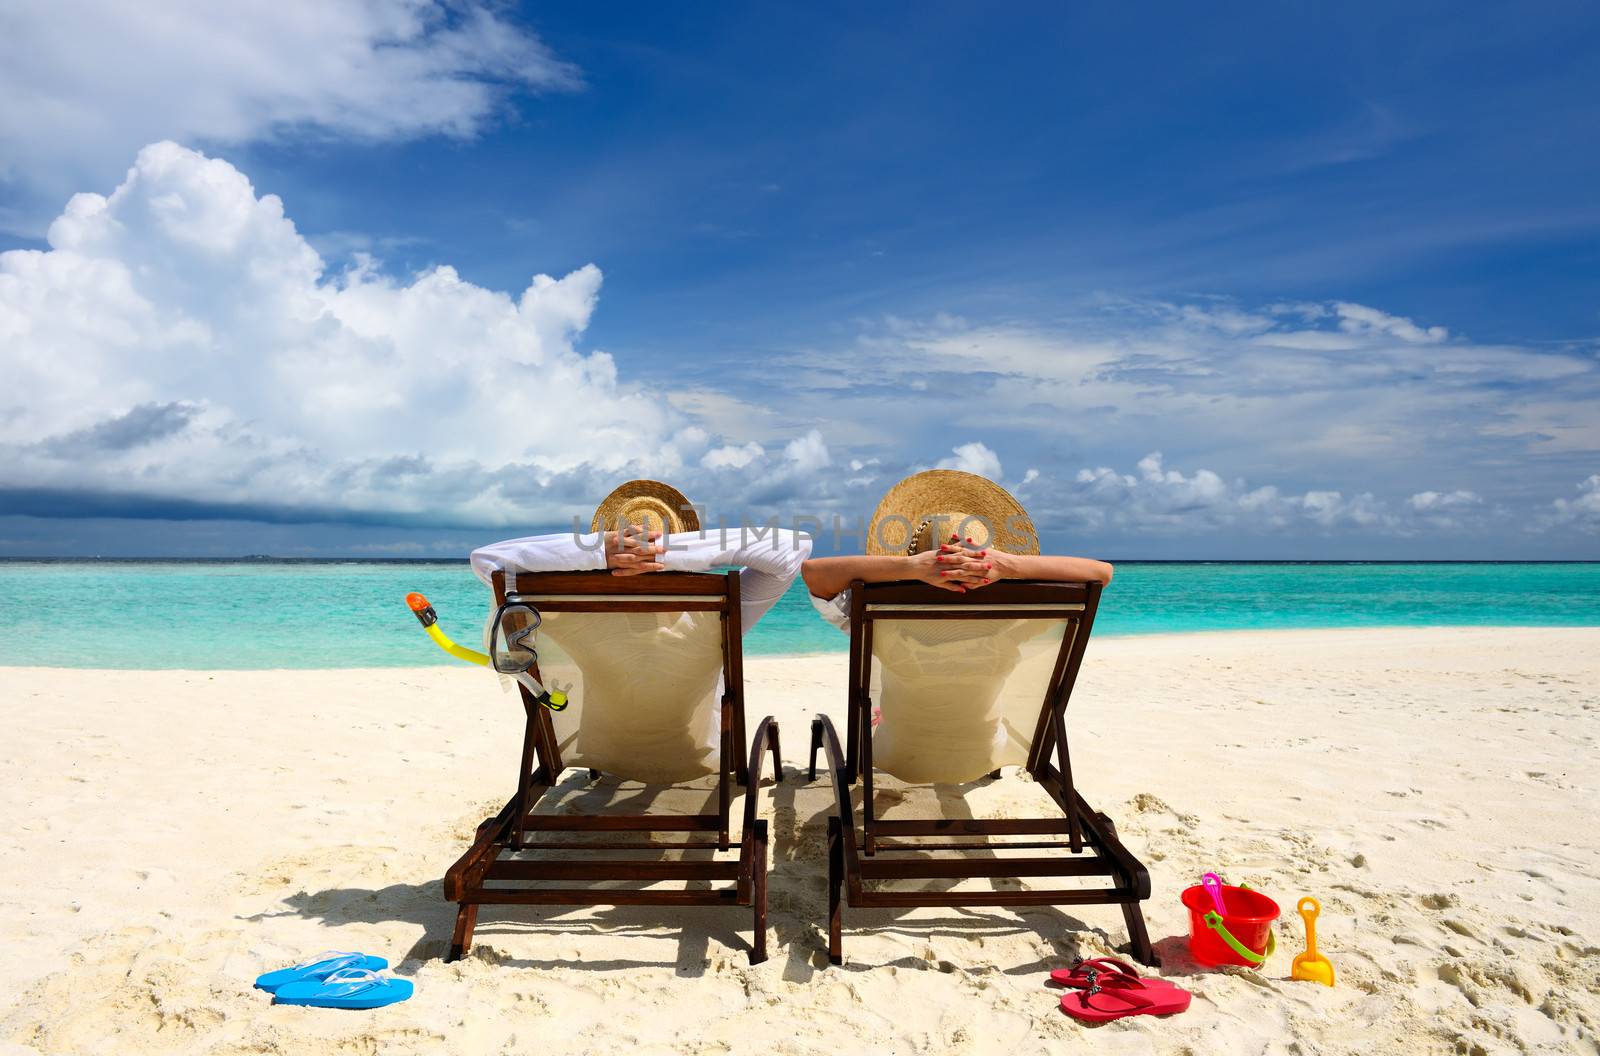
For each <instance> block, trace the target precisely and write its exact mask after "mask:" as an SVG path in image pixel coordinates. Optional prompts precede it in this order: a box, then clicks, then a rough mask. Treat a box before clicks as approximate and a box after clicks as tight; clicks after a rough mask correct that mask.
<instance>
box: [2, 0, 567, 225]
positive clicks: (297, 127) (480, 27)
mask: <svg viewBox="0 0 1600 1056" xmlns="http://www.w3.org/2000/svg"><path fill="white" fill-rule="evenodd" d="M580 84H581V77H580V74H579V72H578V70H577V69H576V67H574V66H572V65H571V64H570V63H567V62H564V61H562V60H561V59H559V58H558V57H557V56H555V55H554V54H553V53H552V52H551V50H550V49H549V48H548V47H547V46H545V45H544V44H543V43H542V42H541V41H540V40H539V39H538V38H537V37H536V36H535V35H533V34H532V33H530V32H529V31H528V30H526V29H524V28H521V27H519V26H517V25H515V24H513V23H512V22H510V21H508V20H507V19H506V18H505V17H503V15H502V14H500V13H499V11H498V9H497V7H496V5H491V4H485V3H481V2H479V0H448V2H447V0H360V2H354V3H335V4H329V3H319V2H317V0H277V2H274V3H271V4H177V5H173V4H167V5H163V6H162V7H161V9H160V12H159V17H157V16H154V15H153V13H152V9H151V8H150V7H149V6H148V5H141V4H127V3H118V2H115V0H67V2H58V3H49V4H17V5H8V8H7V10H6V11H5V12H4V14H0V180H3V181H5V182H9V183H11V184H13V185H14V186H16V185H23V186H25V187H27V188H30V189H32V190H36V191H41V192H49V193H50V195H51V196H52V197H53V196H54V195H55V193H57V192H60V191H64V190H66V189H70V188H73V187H78V186H83V185H84V182H85V181H87V182H89V183H90V184H91V185H93V184H99V183H102V181H105V180H107V179H109V178H110V177H112V176H114V174H115V173H116V171H117V170H118V169H119V168H120V167H121V166H122V165H124V164H126V161H127V158H128V157H130V156H131V155H132V154H133V152H134V151H135V150H137V149H138V148H139V147H140V146H141V145H143V144H146V143H149V142H152V141H155V140H160V139H164V138H170V139H179V140H186V141H195V140H198V141H202V142H206V143H211V144H218V145H226V144H236V143H244V142H249V141H253V140H259V139H264V138H271V137H274V136H277V135H279V134H281V133H284V132H288V131H297V132H305V131H310V132H312V133H322V134H337V135H339V136H343V137H356V138H363V139H372V140H379V139H396V138H407V137H412V136H418V135H425V134H434V133H437V134H443V135H448V136H455V137H461V136H468V135H471V134H472V133H473V132H475V131H476V130H477V129H478V128H480V127H481V126H482V125H483V124H484V122H485V121H487V120H490V119H491V118H492V117H493V116H494V114H495V112H496V109H497V107H499V105H500V102H501V100H502V99H503V98H504V96H505V95H506V93H507V92H508V91H510V90H512V89H522V90H565V89H572V88H576V87H578V86H579V85H580ZM196 86H203V90H202V89H197V87H196ZM21 158H26V159H27V166H26V169H23V168H22V167H21V165H20V164H18V159H21ZM55 200H57V201H59V198H56V199H55ZM13 219H20V218H13Z"/></svg>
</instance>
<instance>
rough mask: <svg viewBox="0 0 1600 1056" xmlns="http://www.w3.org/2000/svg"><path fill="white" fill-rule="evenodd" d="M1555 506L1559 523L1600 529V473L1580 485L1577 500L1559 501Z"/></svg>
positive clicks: (1556, 518) (1556, 519)
mask: <svg viewBox="0 0 1600 1056" xmlns="http://www.w3.org/2000/svg"><path fill="white" fill-rule="evenodd" d="M1554 506H1555V518H1554V519H1555V521H1556V522H1557V523H1562V524H1570V523H1576V524H1578V525H1580V526H1582V527H1585V528H1597V529H1600V473H1596V474H1594V475H1593V476H1591V477H1589V478H1588V479H1586V480H1584V481H1583V483H1581V484H1579V485H1578V497H1577V498H1575V499H1557V500H1555V503H1554Z"/></svg>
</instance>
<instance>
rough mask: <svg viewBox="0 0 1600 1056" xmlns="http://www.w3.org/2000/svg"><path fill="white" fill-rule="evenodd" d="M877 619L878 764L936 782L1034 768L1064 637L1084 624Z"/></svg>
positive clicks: (917, 780) (873, 689)
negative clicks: (1031, 755)
mask: <svg viewBox="0 0 1600 1056" xmlns="http://www.w3.org/2000/svg"><path fill="white" fill-rule="evenodd" d="M875 617H876V618H875V619H874V621H873V631H872V681H871V683H870V695H871V697H872V702H873V704H874V705H875V706H876V707H878V708H879V709H881V715H882V718H881V721H880V723H879V725H878V726H877V727H876V729H875V730H874V731H873V739H872V762H873V765H874V767H876V768H877V769H879V770H883V771H886V772H888V773H889V774H892V775H893V776H895V777H897V778H899V779H900V780H902V781H907V782H910V783H913V784H930V783H935V782H950V783H959V782H965V781H974V780H976V779H978V778H980V777H982V776H983V775H985V774H987V773H989V772H991V771H993V770H995V769H997V768H999V767H1001V766H1016V765H1021V764H1024V763H1026V762H1027V760H1028V749H1029V746H1030V745H1031V744H1032V743H1033V735H1034V730H1035V728H1036V727H1037V724H1038V721H1039V713H1040V709H1041V707H1042V706H1043V703H1044V694H1045V690H1046V689H1047V688H1049V684H1050V676H1051V674H1052V673H1053V672H1054V669H1055V663H1056V658H1057V656H1058V655H1059V653H1060V651H1061V640H1062V636H1063V635H1064V634H1065V633H1067V629H1068V628H1069V627H1071V628H1073V629H1075V628H1076V627H1077V624H1076V623H1070V624H1069V623H1068V621H1066V620H1061V619H1048V620H1047V619H1021V620H960V619H956V620H945V619H938V620H930V619H892V618H887V617H886V616H885V615H884V614H875Z"/></svg>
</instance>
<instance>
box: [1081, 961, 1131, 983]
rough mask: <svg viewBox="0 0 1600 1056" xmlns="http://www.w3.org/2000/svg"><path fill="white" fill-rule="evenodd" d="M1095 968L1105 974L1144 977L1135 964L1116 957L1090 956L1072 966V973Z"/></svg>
mask: <svg viewBox="0 0 1600 1056" xmlns="http://www.w3.org/2000/svg"><path fill="white" fill-rule="evenodd" d="M1091 968H1092V969H1094V970H1096V971H1098V972H1100V973H1101V974H1103V975H1125V976H1127V977H1128V978H1129V979H1141V978H1143V977H1142V976H1141V975H1140V974H1139V973H1138V972H1137V971H1135V970H1134V967H1133V965H1131V964H1129V963H1127V962H1126V961H1119V960H1117V959H1116V958H1115V957H1089V958H1087V959H1085V960H1080V961H1078V962H1077V963H1075V964H1074V965H1073V966H1072V973H1073V974H1074V975H1076V974H1077V973H1078V972H1079V970H1088V969H1091Z"/></svg>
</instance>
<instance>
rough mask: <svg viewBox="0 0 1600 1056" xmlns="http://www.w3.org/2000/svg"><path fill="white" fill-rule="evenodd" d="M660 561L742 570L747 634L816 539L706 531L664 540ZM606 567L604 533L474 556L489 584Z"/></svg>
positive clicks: (515, 542) (529, 540) (551, 538)
mask: <svg viewBox="0 0 1600 1056" xmlns="http://www.w3.org/2000/svg"><path fill="white" fill-rule="evenodd" d="M662 542H663V543H665V544H666V546H667V551H666V552H665V553H664V554H661V555H660V561H661V563H662V564H664V565H666V567H667V570H668V571H671V572H709V571H710V570H711V569H713V568H722V567H727V566H737V567H739V568H740V574H739V601H740V609H741V612H740V618H741V623H740V627H741V628H742V629H743V631H744V632H745V633H747V634H748V633H749V631H750V628H752V627H754V626H755V625H756V622H757V621H758V620H760V619H761V617H763V616H765V615H766V614H767V612H768V610H770V609H771V608H772V606H774V605H776V604H777V603H778V599H779V598H781V597H783V594H784V592H785V591H786V590H788V589H789V585H790V584H791V583H793V582H794V580H795V577H796V576H798V575H799V574H800V566H801V564H803V563H804V562H805V560H806V558H808V557H810V556H811V536H809V535H808V534H806V533H805V532H794V531H789V530H788V529H783V528H779V529H773V530H769V531H763V532H761V533H760V535H759V536H757V533H756V532H755V531H753V530H751V529H748V528H727V529H706V530H704V531H701V532H698V533H694V532H682V533H678V534H676V535H670V536H664V537H663V538H662ZM605 567H606V553H605V545H604V539H603V537H602V533H600V532H591V533H589V534H587V535H576V534H574V533H572V532H560V533H556V534H553V535H530V536H526V537H524V538H522V539H507V540H506V541H505V542H500V543H494V544H491V545H489V546H485V547H480V548H479V549H477V550H474V551H473V552H472V571H473V572H474V573H476V574H477V576H478V578H479V579H481V580H483V582H484V583H489V582H490V577H491V576H492V575H493V574H494V573H495V572H583V571H591V570H595V569H603V568H605Z"/></svg>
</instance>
